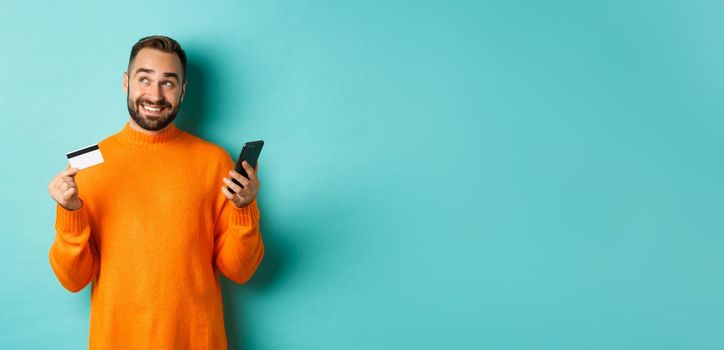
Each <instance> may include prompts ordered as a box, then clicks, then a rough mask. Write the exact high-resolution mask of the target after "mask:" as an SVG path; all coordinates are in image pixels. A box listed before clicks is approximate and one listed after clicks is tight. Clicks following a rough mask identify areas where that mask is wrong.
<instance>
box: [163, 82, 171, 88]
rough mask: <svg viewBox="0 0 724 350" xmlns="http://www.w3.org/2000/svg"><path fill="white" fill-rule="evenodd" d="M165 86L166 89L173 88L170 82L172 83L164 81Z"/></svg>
mask: <svg viewBox="0 0 724 350" xmlns="http://www.w3.org/2000/svg"><path fill="white" fill-rule="evenodd" d="M163 86H165V87H173V83H172V82H170V81H164V82H163Z"/></svg>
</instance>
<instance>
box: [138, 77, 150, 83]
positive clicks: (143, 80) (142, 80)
mask: <svg viewBox="0 0 724 350" xmlns="http://www.w3.org/2000/svg"><path fill="white" fill-rule="evenodd" d="M138 81H140V82H141V83H143V84H148V79H147V78H141V79H139V80H138Z"/></svg>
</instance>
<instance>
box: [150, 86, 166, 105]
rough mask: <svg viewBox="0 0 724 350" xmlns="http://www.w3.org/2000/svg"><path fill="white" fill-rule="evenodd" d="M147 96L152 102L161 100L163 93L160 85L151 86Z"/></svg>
mask: <svg viewBox="0 0 724 350" xmlns="http://www.w3.org/2000/svg"><path fill="white" fill-rule="evenodd" d="M148 97H149V99H150V100H151V101H152V102H161V101H163V94H162V93H161V86H159V85H155V86H152V87H151V88H150V89H149V91H148Z"/></svg>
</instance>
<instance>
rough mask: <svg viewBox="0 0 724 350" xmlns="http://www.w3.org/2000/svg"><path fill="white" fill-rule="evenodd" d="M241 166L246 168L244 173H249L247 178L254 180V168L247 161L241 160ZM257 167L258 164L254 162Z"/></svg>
mask: <svg viewBox="0 0 724 350" xmlns="http://www.w3.org/2000/svg"><path fill="white" fill-rule="evenodd" d="M241 166H242V167H244V170H246V174H247V175H249V180H256V170H255V169H254V168H252V167H251V165H250V164H249V162H247V161H243V162H241ZM256 166H257V168H258V167H259V164H258V163H257V164H256Z"/></svg>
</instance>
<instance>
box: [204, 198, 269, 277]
mask: <svg viewBox="0 0 724 350" xmlns="http://www.w3.org/2000/svg"><path fill="white" fill-rule="evenodd" d="M216 227H217V230H216V232H215V233H214V265H215V266H216V267H217V268H218V269H219V270H220V271H221V273H223V274H224V276H226V277H228V278H229V279H230V280H232V281H234V282H236V283H238V284H242V283H246V282H247V281H248V280H249V279H250V278H251V276H252V275H253V274H254V272H255V271H256V269H257V267H259V264H260V263H261V260H262V258H263V256H264V242H263V241H262V239H261V232H260V231H259V209H258V207H257V205H256V199H255V200H254V201H252V202H251V203H250V204H249V205H247V206H245V207H243V208H236V207H235V206H234V205H233V204H232V203H231V202H230V201H226V203H225V204H224V208H223V210H222V214H221V217H220V218H219V220H218V222H217V225H216Z"/></svg>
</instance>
